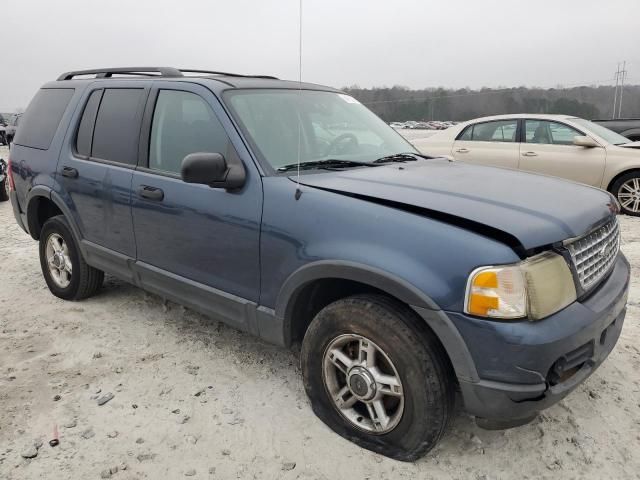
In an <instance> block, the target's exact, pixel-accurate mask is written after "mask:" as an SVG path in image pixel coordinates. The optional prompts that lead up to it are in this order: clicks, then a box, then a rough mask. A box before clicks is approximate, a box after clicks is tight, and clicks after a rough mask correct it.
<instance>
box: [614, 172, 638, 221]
mask: <svg viewBox="0 0 640 480" xmlns="http://www.w3.org/2000/svg"><path fill="white" fill-rule="evenodd" d="M611 193H613V194H614V195H615V196H616V198H617V199H618V202H619V203H620V206H621V207H622V213H626V214H627V215H633V216H636V217H637V216H640V172H637V171H636V172H629V173H626V174H624V175H622V176H621V177H620V178H618V179H617V180H616V181H615V182H614V183H613V185H612V186H611Z"/></svg>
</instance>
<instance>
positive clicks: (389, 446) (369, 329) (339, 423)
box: [301, 295, 455, 461]
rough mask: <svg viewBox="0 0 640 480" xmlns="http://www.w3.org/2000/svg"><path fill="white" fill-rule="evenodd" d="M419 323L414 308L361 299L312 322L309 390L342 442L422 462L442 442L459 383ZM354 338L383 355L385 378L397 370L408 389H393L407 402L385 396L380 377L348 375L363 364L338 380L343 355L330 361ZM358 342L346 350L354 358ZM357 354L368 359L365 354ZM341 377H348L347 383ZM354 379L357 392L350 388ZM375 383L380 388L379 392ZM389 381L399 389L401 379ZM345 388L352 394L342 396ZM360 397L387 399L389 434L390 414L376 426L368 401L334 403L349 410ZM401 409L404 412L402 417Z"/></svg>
mask: <svg viewBox="0 0 640 480" xmlns="http://www.w3.org/2000/svg"><path fill="white" fill-rule="evenodd" d="M419 321H420V320H419V319H418V318H417V317H416V315H415V313H414V312H413V311H412V310H410V309H409V307H407V306H406V305H403V304H401V303H398V302H396V301H394V300H392V299H390V298H387V297H384V296H381V295H357V296H353V297H349V298H345V299H342V300H338V301H336V302H334V303H332V304H330V305H328V306H327V307H325V308H324V309H323V310H321V311H320V312H319V313H318V314H317V315H316V317H315V318H314V319H313V321H312V322H311V325H310V326H309V329H308V330H307V333H306V334H305V337H304V340H303V343H302V352H301V363H302V373H303V377H304V386H305V390H306V392H307V395H308V396H309V399H310V400H311V407H312V409H313V411H314V413H315V414H316V415H317V416H318V417H319V418H320V419H321V420H322V421H323V422H324V423H326V424H327V425H328V426H329V428H331V429H332V430H333V431H334V432H336V433H337V434H339V435H341V436H342V437H344V438H346V439H348V440H350V441H352V442H354V443H356V444H357V445H359V446H361V447H363V448H366V449H368V450H372V451H374V452H377V453H380V454H382V455H385V456H387V457H391V458H393V459H396V460H401V461H414V460H416V459H418V458H420V457H421V456H423V455H424V454H425V453H427V452H428V451H429V450H431V449H432V448H433V447H434V446H435V445H436V444H437V443H438V441H439V440H440V439H441V438H442V436H443V435H444V433H445V431H446V429H447V427H448V424H449V421H450V419H451V417H452V412H453V409H454V404H455V381H454V376H453V372H452V369H451V368H450V364H449V361H448V358H447V356H446V353H445V352H444V350H443V348H442V346H441V345H440V343H439V341H438V340H437V339H436V338H435V336H434V335H433V334H432V333H431V332H430V331H427V329H426V328H420V323H418V322H419ZM352 337H355V339H356V340H357V341H359V342H360V343H359V345H360V351H362V350H365V351H367V352H368V351H369V350H371V349H373V350H375V349H376V348H377V349H378V350H379V351H375V355H374V357H375V364H376V365H377V367H376V368H377V369H378V374H379V373H380V370H382V371H383V372H382V373H384V374H387V377H386V378H389V377H388V375H391V377H392V378H396V377H395V373H397V375H398V377H399V379H400V384H401V385H400V387H391V388H395V389H399V391H401V392H402V396H401V397H402V400H397V399H395V397H394V396H393V395H389V394H384V395H382V393H381V390H380V387H381V386H382V385H381V384H380V383H378V378H380V377H378V376H376V375H374V374H372V376H367V374H363V375H362V376H361V378H360V379H357V378H355V376H350V377H348V375H352V374H353V372H354V371H355V369H356V368H361V366H358V365H357V363H356V364H355V366H354V364H352V365H351V367H348V368H345V369H344V370H345V371H347V372H349V374H348V375H347V374H345V373H344V371H342V370H341V369H338V370H335V371H336V372H337V373H336V375H335V376H333V373H332V367H333V366H334V365H335V363H334V362H335V358H339V356H338V357H333V358H334V360H329V363H327V359H330V358H331V357H332V355H333V353H332V352H334V351H335V348H334V347H333V346H334V345H338V346H339V345H341V342H344V341H350V340H351V338H352ZM362 338H364V339H365V340H362ZM345 339H346V340H345ZM363 342H364V343H363ZM354 345H357V343H353V344H349V343H347V344H346V347H344V349H343V350H340V347H338V349H339V350H340V351H341V352H342V353H344V352H347V353H349V351H350V349H352V348H354V349H357V347H354ZM362 345H365V347H362ZM354 356H355V355H354ZM357 357H359V358H362V354H360V355H357ZM365 357H366V355H365ZM338 363H340V364H341V365H346V363H344V364H342V363H341V362H340V361H339V362H338ZM389 366H391V368H389ZM376 368H374V369H372V370H371V371H370V372H374V371H375V370H376ZM394 372H395V373H394ZM356 376H357V375H356ZM340 378H343V382H342V383H340ZM347 378H350V380H349V381H351V385H352V386H353V387H354V388H351V387H349V386H347V385H346V383H347V380H346V379H347ZM362 378H364V379H365V380H367V379H369V380H374V382H373V383H369V384H367V385H370V387H367V388H369V389H370V390H374V392H371V391H369V392H368V393H365V392H364V390H365V389H363V388H361V387H362V382H361V381H360V380H361V379H362ZM336 379H337V380H338V384H337V385H336V384H335V380H336ZM353 380H358V381H356V382H354V381H353ZM367 381H368V380H367ZM374 383H375V385H376V386H375V387H372V386H371V385H373V384H374ZM385 383H388V384H389V385H394V383H393V382H385ZM365 384H366V382H365ZM338 389H340V392H344V391H346V390H348V391H346V393H345V394H344V395H343V394H339V395H335V392H336V390H338ZM330 392H334V395H332V394H330ZM356 392H357V393H359V394H360V395H364V396H365V397H366V396H367V395H374V396H373V400H369V401H371V402H374V403H375V401H376V400H375V399H376V398H378V395H382V397H381V398H383V399H384V400H383V407H384V409H385V413H389V414H388V416H387V418H388V419H389V420H390V421H389V422H388V423H387V427H386V428H387V430H385V428H384V423H383V422H382V421H381V420H380V419H381V418H384V417H379V420H378V422H379V423H376V421H371V419H372V418H373V417H374V415H373V414H372V413H371V411H370V410H369V408H370V407H371V404H370V405H369V406H367V405H366V402H364V401H356V403H355V404H354V405H353V407H352V408H351V409H347V410H342V411H341V410H340V409H339V407H338V406H337V405H336V402H335V401H334V399H333V398H334V397H337V398H342V401H343V402H344V403H342V405H343V406H346V405H349V404H350V402H352V401H353V399H354V398H355V397H356V395H355V393H356ZM396 394H397V392H396ZM387 395H388V396H387ZM394 395H395V394H394ZM352 397H353V398H352ZM387 400H390V401H387ZM394 402H396V403H394ZM400 404H401V405H402V410H401V414H400V415H398V412H399V411H400V410H399V405H400ZM389 405H391V407H390V408H389V409H388V411H387V407H388V406H389ZM394 405H396V406H395V407H394ZM363 406H364V408H363ZM373 410H374V411H375V412H377V411H378V410H377V409H376V408H373ZM367 412H368V413H367ZM360 413H362V415H360V416H359V414H360ZM394 415H395V422H397V423H395V425H394V423H393V419H394ZM375 416H377V413H376V415H375ZM372 427H376V428H373V429H372Z"/></svg>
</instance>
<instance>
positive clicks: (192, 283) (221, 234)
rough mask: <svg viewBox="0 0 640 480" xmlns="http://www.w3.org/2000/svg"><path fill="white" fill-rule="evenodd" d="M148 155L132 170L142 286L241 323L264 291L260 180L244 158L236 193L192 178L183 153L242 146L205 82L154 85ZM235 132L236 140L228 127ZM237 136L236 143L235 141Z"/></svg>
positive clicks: (232, 150) (231, 151) (146, 131)
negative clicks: (183, 171) (243, 178)
mask: <svg viewBox="0 0 640 480" xmlns="http://www.w3.org/2000/svg"><path fill="white" fill-rule="evenodd" d="M143 123H144V125H145V126H143V139H144V138H146V140H143V141H144V143H145V145H148V149H147V150H146V151H145V152H142V153H141V155H143V154H144V156H145V157H146V158H145V159H144V160H143V164H142V165H140V166H139V167H138V169H137V170H136V172H135V173H134V175H133V183H132V196H133V200H132V206H133V208H132V212H133V224H134V231H135V238H136V245H137V261H136V268H137V270H138V273H139V275H140V278H141V281H142V282H143V283H144V285H145V287H146V288H148V289H150V290H152V291H155V292H157V293H159V294H161V295H164V296H166V297H168V298H173V299H175V300H177V301H180V302H182V303H184V304H186V305H189V306H191V307H192V308H195V309H197V310H200V311H202V312H203V313H206V314H209V315H213V316H217V317H219V318H221V319H222V320H224V321H226V322H228V323H231V324H234V325H235V326H237V327H239V328H243V329H250V327H249V326H248V325H247V321H248V320H247V318H246V316H247V315H246V311H247V303H248V302H252V303H257V301H258V298H259V290H260V277H259V238H260V237H259V235H260V220H261V212H262V207H261V205H262V182H261V179H260V177H259V175H258V173H257V171H256V170H255V166H254V165H253V164H252V163H251V161H250V160H249V161H247V160H248V159H247V158H243V160H244V164H245V168H246V170H247V182H246V184H245V185H244V187H242V189H241V190H239V191H226V190H225V189H219V188H211V187H209V186H207V185H196V184H188V183H185V182H183V181H182V179H181V177H180V168H181V163H182V160H183V158H184V157H185V156H186V155H188V154H190V153H195V152H208V153H221V154H223V155H224V156H225V157H226V158H230V157H231V156H234V155H236V156H237V155H238V151H239V150H238V149H237V148H236V146H238V147H240V151H242V152H244V153H243V155H245V156H246V151H245V150H242V145H241V143H240V140H239V138H238V137H237V134H236V133H235V132H234V131H233V127H232V125H231V123H230V121H229V120H228V118H227V117H226V116H225V115H224V112H223V110H222V107H221V106H220V104H219V103H218V101H217V99H216V98H215V97H214V95H213V94H212V93H211V92H210V91H208V90H207V89H205V88H204V87H202V86H199V85H195V84H191V85H186V84H176V83H175V82H162V81H158V82H155V83H154V87H153V88H152V90H151V94H150V95H149V102H148V104H147V109H146V111H145V120H144V122H143ZM228 131H229V132H231V133H232V135H233V137H234V138H233V140H232V139H231V138H230V137H229V134H228V133H227V132H228ZM234 142H235V145H234Z"/></svg>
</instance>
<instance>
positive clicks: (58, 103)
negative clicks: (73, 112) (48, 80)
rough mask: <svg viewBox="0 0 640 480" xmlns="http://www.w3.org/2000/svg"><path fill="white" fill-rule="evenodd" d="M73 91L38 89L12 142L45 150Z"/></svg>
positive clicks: (69, 89) (70, 89)
mask: <svg viewBox="0 0 640 480" xmlns="http://www.w3.org/2000/svg"><path fill="white" fill-rule="evenodd" d="M73 92H74V89H73V88H43V89H41V90H40V91H38V93H37V94H36V96H35V97H34V98H33V100H31V103H30V104H29V107H28V108H27V111H26V112H25V114H24V115H23V116H22V118H21V119H20V128H19V129H18V130H17V132H16V136H15V138H14V140H13V141H14V143H16V144H17V145H22V146H24V147H30V148H37V149H40V150H47V149H48V148H49V146H50V145H51V141H52V140H53V137H54V135H55V134H56V130H57V129H58V125H59V124H60V120H61V119H62V115H63V114H64V112H65V110H66V109H67V106H68V105H69V101H70V100H71V97H72V96H73Z"/></svg>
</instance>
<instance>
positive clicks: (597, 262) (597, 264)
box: [567, 218, 620, 291]
mask: <svg viewBox="0 0 640 480" xmlns="http://www.w3.org/2000/svg"><path fill="white" fill-rule="evenodd" d="M567 249H568V250H569V253H570V254H571V260H572V261H573V266H574V267H575V269H576V272H577V274H578V279H579V280H580V285H581V286H582V288H583V289H584V290H585V291H587V290H589V289H590V288H591V287H592V286H594V285H595V284H596V283H598V281H599V280H600V279H602V277H604V276H605V275H606V274H607V273H608V272H609V270H611V268H612V267H613V264H614V263H615V261H616V257H617V256H618V251H619V250H620V227H619V226H618V219H617V218H614V219H613V220H611V221H610V222H609V223H606V224H605V225H603V226H602V227H598V228H596V229H595V230H593V231H592V232H590V233H587V234H586V235H585V236H583V237H580V238H578V239H577V240H574V241H572V242H571V243H569V244H568V245H567Z"/></svg>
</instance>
